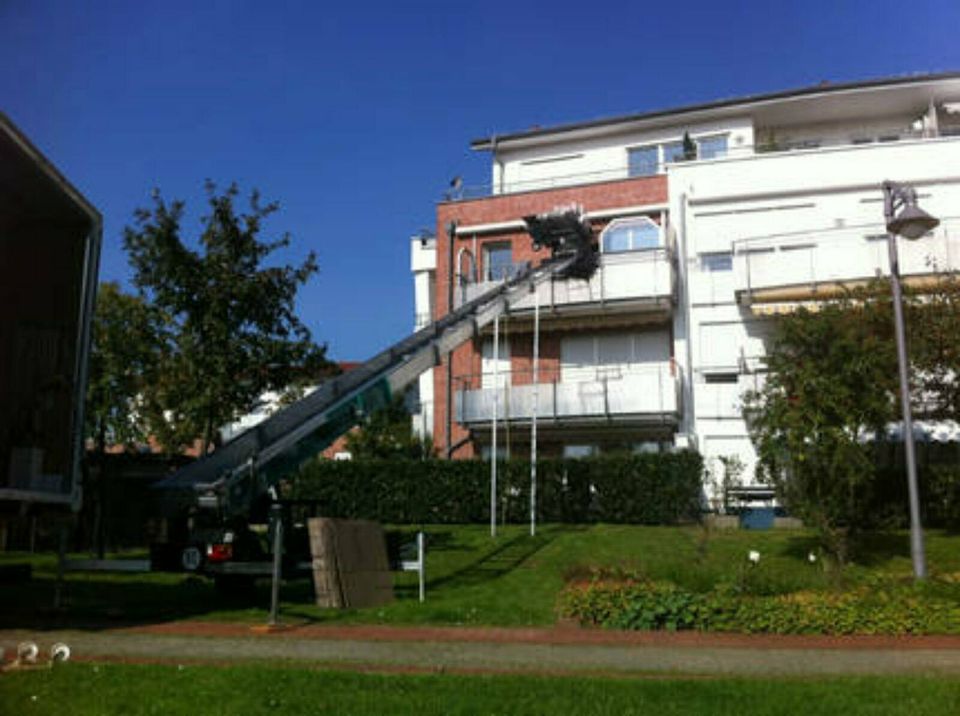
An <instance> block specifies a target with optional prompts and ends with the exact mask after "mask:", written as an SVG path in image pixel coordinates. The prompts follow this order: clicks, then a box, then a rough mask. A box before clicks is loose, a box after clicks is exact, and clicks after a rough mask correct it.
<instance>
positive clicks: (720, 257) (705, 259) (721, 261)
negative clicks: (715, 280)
mask: <svg viewBox="0 0 960 716" xmlns="http://www.w3.org/2000/svg"><path fill="white" fill-rule="evenodd" d="M700 266H701V268H702V269H703V270H704V271H708V272H710V273H714V272H718V271H733V254H732V253H731V252H730V251H716V252H710V253H705V254H700Z"/></svg>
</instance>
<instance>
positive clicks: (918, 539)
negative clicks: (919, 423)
mask: <svg viewBox="0 0 960 716" xmlns="http://www.w3.org/2000/svg"><path fill="white" fill-rule="evenodd" d="M883 215H884V219H885V223H886V227H887V248H888V250H889V252H890V287H891V290H892V291H893V323H894V333H895V334H896V337H897V363H898V367H899V372H900V404H901V407H902V409H903V447H904V453H905V456H906V461H907V490H908V492H909V495H910V556H911V558H912V560H913V574H914V577H915V578H916V579H925V578H926V576H927V560H926V556H925V554H924V548H923V527H922V526H921V524H920V494H919V491H918V489H917V458H916V454H915V452H914V445H913V416H912V415H911V411H910V382H909V376H908V367H907V339H906V335H905V332H904V327H903V294H902V291H901V288H900V263H899V260H898V258H897V238H896V237H897V236H898V235H899V236H902V237H903V238H905V239H909V240H911V241H913V240H916V239H919V238H920V237H921V236H923V235H924V234H926V233H927V232H928V231H930V230H932V229H933V228H935V227H936V226H937V225H938V224H939V223H940V221H939V220H938V219H935V218H934V217H932V216H930V214H928V213H927V212H925V211H924V210H923V209H921V208H920V207H919V206H917V192H916V190H915V189H914V188H913V187H912V186H910V185H907V184H897V183H896V182H892V181H885V182H884V183H883Z"/></svg>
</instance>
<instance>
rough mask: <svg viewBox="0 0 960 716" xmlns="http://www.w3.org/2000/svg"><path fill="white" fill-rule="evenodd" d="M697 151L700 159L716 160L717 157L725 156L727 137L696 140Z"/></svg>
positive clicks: (724, 135)
mask: <svg viewBox="0 0 960 716" xmlns="http://www.w3.org/2000/svg"><path fill="white" fill-rule="evenodd" d="M697 151H698V154H699V156H700V159H716V158H717V157H725V156H727V135H726V134H723V135H721V136H719V137H704V138H703V139H698V140H697Z"/></svg>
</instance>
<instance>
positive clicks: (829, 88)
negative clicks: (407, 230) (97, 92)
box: [470, 70, 960, 151]
mask: <svg viewBox="0 0 960 716" xmlns="http://www.w3.org/2000/svg"><path fill="white" fill-rule="evenodd" d="M949 79H960V70H952V71H948V72H937V73H932V74H921V75H908V76H904V77H883V78H879V79H873V80H861V81H856V82H841V83H837V84H833V83H828V84H822V83H821V84H816V85H808V86H806V87H800V88H797V89H790V90H779V91H777V92H768V93H764V94H754V95H745V96H743V97H734V98H731V99H722V100H714V101H711V102H701V103H697V104H690V105H681V106H679V107H672V108H669V109H660V110H653V111H650V112H637V113H632V114H624V115H617V116H613V117H601V118H600V119H591V120H587V121H584V122H570V123H566V124H558V125H555V126H553V127H545V128H543V129H528V130H524V131H521V132H511V133H509V134H499V135H498V134H492V135H490V136H489V137H483V138H479V139H474V140H472V141H471V142H470V148H471V149H472V150H474V151H486V150H491V149H494V148H495V147H496V145H497V144H500V143H501V142H510V141H515V140H518V139H529V138H532V137H544V136H549V135H551V134H566V133H568V132H576V131H580V130H583V129H592V128H595V127H606V126H612V125H617V124H626V123H628V122H638V121H641V120H648V119H657V118H660V117H669V116H671V115H684V114H690V113H693V112H703V111H709V110H712V109H725V108H727V107H736V106H737V105H749V104H755V103H758V102H769V101H771V100H778V99H790V98H793V97H803V96H808V95H815V94H830V93H832V92H842V91H846V90H852V89H868V88H872V87H884V86H890V87H895V86H897V85H906V84H921V83H924V82H936V81H938V80H949Z"/></svg>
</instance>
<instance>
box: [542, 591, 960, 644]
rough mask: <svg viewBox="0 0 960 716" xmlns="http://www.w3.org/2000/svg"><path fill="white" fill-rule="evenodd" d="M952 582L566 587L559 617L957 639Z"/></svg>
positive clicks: (959, 620)
mask: <svg viewBox="0 0 960 716" xmlns="http://www.w3.org/2000/svg"><path fill="white" fill-rule="evenodd" d="M951 586H952V585H950V584H948V583H946V582H944V583H942V584H932V585H929V586H925V585H920V586H918V585H915V584H912V583H905V582H902V581H898V580H896V579H894V578H886V579H878V580H875V581H874V582H872V583H870V584H864V585H860V586H857V587H855V588H854V589H851V590H848V591H824V592H815V591H802V592H793V593H790V594H776V595H754V594H743V593H741V592H740V591H739V590H737V589H736V588H735V587H734V586H733V585H730V584H721V585H718V586H717V587H716V588H714V589H713V590H711V591H709V592H705V593H696V592H691V591H689V590H686V589H684V588H682V587H678V586H677V585H675V584H672V583H670V582H654V581H650V580H646V579H643V578H636V579H621V580H604V579H599V580H594V581H591V582H586V583H579V584H571V585H569V586H568V587H567V588H566V589H565V590H564V592H563V593H562V594H561V596H560V602H559V612H560V615H561V616H564V617H567V618H571V619H575V620H577V621H579V622H580V623H581V624H582V625H584V626H601V627H606V628H611V629H633V630H667V631H679V630H688V629H689V630H696V631H714V632H740V633H752V634H835V635H847V634H887V635H900V634H957V633H960V605H958V603H957V600H956V598H955V596H953V595H955V590H950V589H947V588H948V587H951Z"/></svg>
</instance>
